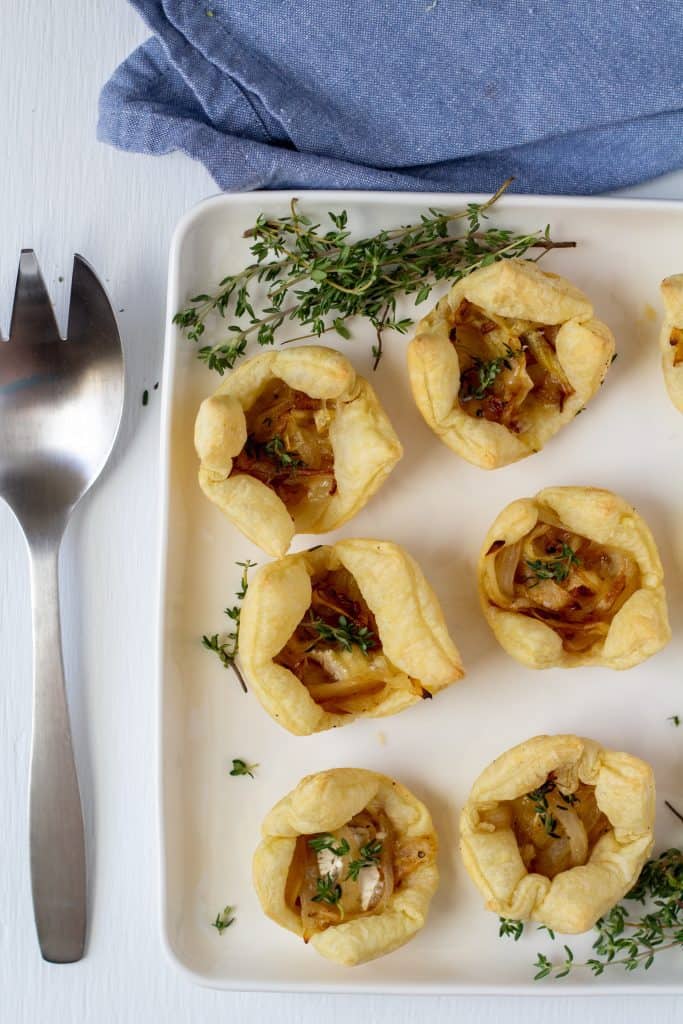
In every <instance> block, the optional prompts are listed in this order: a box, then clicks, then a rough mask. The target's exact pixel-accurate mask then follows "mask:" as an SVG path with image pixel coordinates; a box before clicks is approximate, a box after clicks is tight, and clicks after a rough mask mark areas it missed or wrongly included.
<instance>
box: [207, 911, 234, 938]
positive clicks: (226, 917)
mask: <svg viewBox="0 0 683 1024" xmlns="http://www.w3.org/2000/svg"><path fill="white" fill-rule="evenodd" d="M234 910H235V908H234V907H230V906H228V907H224V908H223V910H221V911H220V912H219V913H218V914H216V920H215V921H212V922H211V927H212V928H215V929H216V931H217V932H218V934H219V935H222V934H223V932H224V931H225V929H226V928H229V927H230V925H231V924H233V923H234V921H235V918H234V914H233V912H234Z"/></svg>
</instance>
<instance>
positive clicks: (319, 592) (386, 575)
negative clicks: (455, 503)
mask: <svg viewBox="0 0 683 1024" xmlns="http://www.w3.org/2000/svg"><path fill="white" fill-rule="evenodd" d="M240 654H241V658H242V665H243V668H244V670H245V672H246V674H247V677H248V678H249V680H250V682H251V688H252V690H253V692H254V693H255V694H256V696H257V697H258V699H259V700H260V702H261V704H262V705H263V706H264V708H265V709H266V711H267V712H268V713H269V714H270V715H272V716H273V718H275V719H277V721H278V722H279V723H280V725H283V726H284V727H285V729H289V731H290V732H293V733H296V734H298V735H306V734H308V733H313V732H320V731H322V730H324V729H331V728H333V727H335V726H339V725H346V724H347V723H349V722H351V721H353V719H354V718H356V717H358V716H359V715H370V716H373V717H374V716H380V715H392V714H395V713H396V712H397V711H402V710H403V709H404V708H406V707H409V706H410V705H411V704H414V703H415V702H416V701H419V700H420V699H421V698H423V697H431V696H433V695H434V694H435V693H438V691H439V690H442V689H443V688H444V687H446V686H448V685H450V683H453V682H455V681H456V680H457V679H460V678H461V677H462V675H463V670H462V664H461V661H460V655H459V654H458V651H457V649H456V647H455V645H454V644H453V642H452V641H451V639H450V637H449V635H448V631H447V629H446V625H445V622H444V618H443V614H442V612H441V608H440V606H439V603H438V601H437V599H436V596H435V594H434V592H433V591H432V589H431V587H430V586H429V584H428V583H427V581H426V580H425V578H424V576H423V575H422V571H421V569H420V567H419V566H418V565H417V563H416V562H415V561H414V560H413V559H412V558H411V557H410V555H409V554H408V553H407V552H406V551H404V550H403V549H402V548H400V547H399V546H398V544H392V543H389V542H388V541H377V540H341V541H337V543H336V544H334V545H332V546H324V547H323V546H321V547H318V548H313V549H311V550H310V551H302V552H300V553H298V554H294V555H288V556H287V557H286V558H283V559H281V560H280V561H277V562H271V563H270V564H268V565H266V566H264V567H263V568H262V569H260V570H259V571H258V572H257V573H256V574H255V576H254V577H253V579H252V581H251V583H250V585H249V591H248V593H247V596H246V598H245V601H244V604H243V606H242V615H241V620H240Z"/></svg>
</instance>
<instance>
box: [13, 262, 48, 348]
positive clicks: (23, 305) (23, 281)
mask: <svg viewBox="0 0 683 1024" xmlns="http://www.w3.org/2000/svg"><path fill="white" fill-rule="evenodd" d="M9 336H10V341H13V342H14V341H18V342H25V343H29V344H33V345H35V344H36V343H37V342H53V341H59V340H60V338H59V330H58V329H57V321H56V320H55V314H54V312H53V310H52V303H51V302H50V296H49V295H48V293H47V288H46V287H45V282H44V281H43V275H42V274H41V272H40V267H39V266H38V260H37V259H36V254H35V253H34V251H33V249H22V250H21V257H20V259H19V270H18V272H17V286H16V289H15V291H14V306H13V308H12V323H11V325H10V332H9Z"/></svg>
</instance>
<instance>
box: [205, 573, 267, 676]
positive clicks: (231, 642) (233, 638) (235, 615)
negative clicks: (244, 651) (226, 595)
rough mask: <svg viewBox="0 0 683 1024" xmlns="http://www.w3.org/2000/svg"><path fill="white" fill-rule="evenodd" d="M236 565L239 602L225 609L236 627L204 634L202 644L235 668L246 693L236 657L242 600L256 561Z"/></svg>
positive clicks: (238, 644)
mask: <svg viewBox="0 0 683 1024" xmlns="http://www.w3.org/2000/svg"><path fill="white" fill-rule="evenodd" d="M235 565H239V566H240V567H241V569H242V575H241V577H240V585H239V589H238V590H237V592H236V593H235V597H236V598H237V600H238V602H239V603H238V604H235V605H233V606H232V607H231V608H225V609H224V611H225V614H226V615H227V616H228V618H229V619H230V620H231V621H232V622H233V623H234V628H233V629H232V630H231V632H230V633H227V634H226V633H214V634H213V635H207V634H204V636H203V637H202V646H203V647H206V649H207V651H213V652H214V654H217V655H218V657H219V659H220V662H221V664H222V665H223V668H231V669H232V670H233V672H234V673H235V675H236V676H237V678H238V679H239V682H240V686H241V687H242V689H243V690H244V692H245V693H246V692H247V684H246V682H245V679H244V676H243V675H242V673H241V671H240V669H239V666H238V665H237V663H236V661H235V659H236V658H237V654H238V652H239V647H240V615H241V613H242V601H243V600H244V598H245V597H246V595H247V590H248V589H249V570H250V569H253V568H254V566H255V565H256V562H250V561H249V560H247V561H246V562H235Z"/></svg>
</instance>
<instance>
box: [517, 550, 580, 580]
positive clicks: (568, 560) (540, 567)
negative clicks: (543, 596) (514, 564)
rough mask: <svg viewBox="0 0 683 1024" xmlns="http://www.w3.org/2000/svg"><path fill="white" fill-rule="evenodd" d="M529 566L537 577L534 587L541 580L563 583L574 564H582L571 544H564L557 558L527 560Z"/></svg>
mask: <svg viewBox="0 0 683 1024" xmlns="http://www.w3.org/2000/svg"><path fill="white" fill-rule="evenodd" d="M526 565H527V568H529V569H531V572H532V573H533V575H534V576H535V577H536V579H535V582H532V583H531V586H532V587H537V586H538V584H539V583H540V582H541V580H555V581H556V582H557V583H563V582H564V580H566V579H567V577H568V576H569V573H570V572H571V568H572V566H573V565H581V559H580V558H579V557H578V556H577V554H576V552H575V551H574V549H573V548H571V547H570V546H569V544H563V545H562V548H561V549H560V552H559V554H558V555H556V557H555V558H537V559H534V560H533V561H531V562H530V561H527V562H526Z"/></svg>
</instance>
